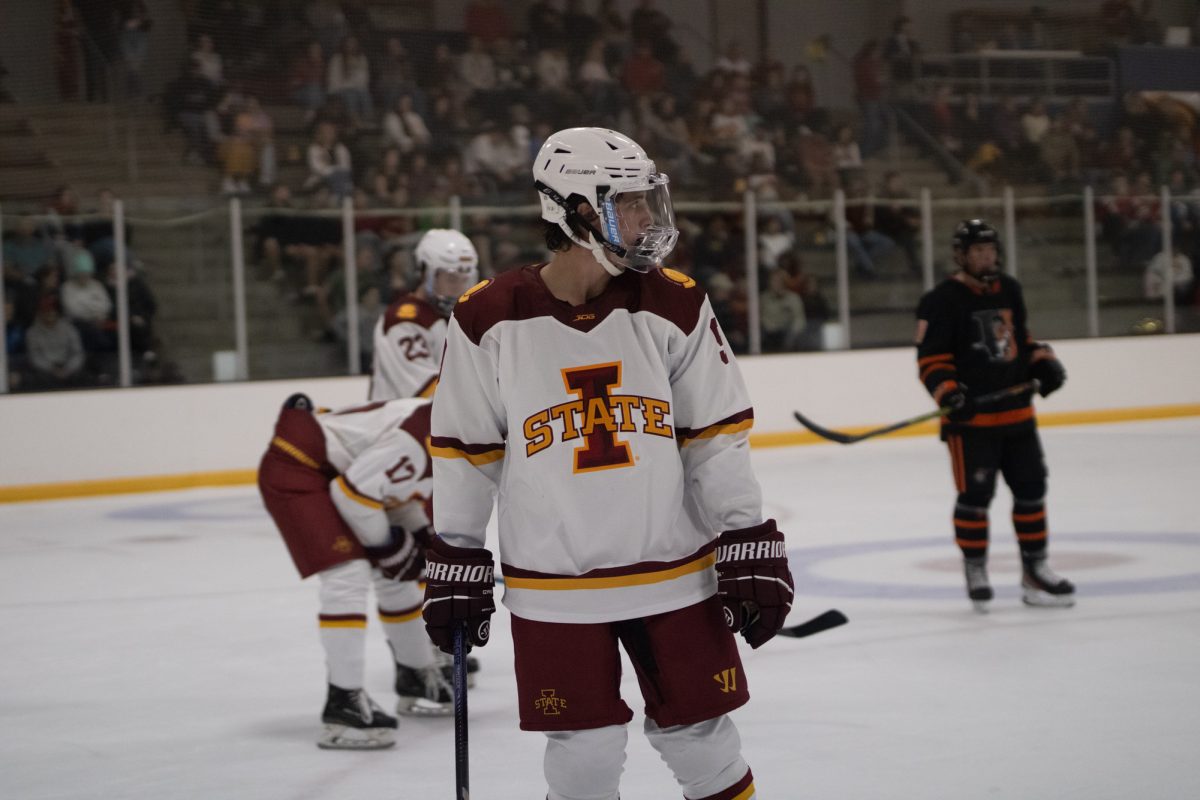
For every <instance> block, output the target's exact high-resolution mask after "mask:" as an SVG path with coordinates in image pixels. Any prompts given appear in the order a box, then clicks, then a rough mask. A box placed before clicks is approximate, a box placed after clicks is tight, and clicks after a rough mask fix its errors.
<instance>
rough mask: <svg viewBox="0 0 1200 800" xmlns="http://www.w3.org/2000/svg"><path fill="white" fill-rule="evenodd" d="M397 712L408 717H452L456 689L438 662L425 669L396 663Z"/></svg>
mask: <svg viewBox="0 0 1200 800" xmlns="http://www.w3.org/2000/svg"><path fill="white" fill-rule="evenodd" d="M396 694H397V695H398V696H399V699H398V700H397V701H396V713H397V714H400V715H402V716H405V717H448V716H450V715H451V714H453V713H454V689H453V688H452V687H451V685H450V682H449V681H447V680H446V677H445V675H443V674H442V670H441V667H439V666H438V665H437V664H436V663H434V664H432V665H430V666H428V667H422V668H419V669H417V668H413V667H407V666H405V665H404V664H401V663H399V662H397V663H396Z"/></svg>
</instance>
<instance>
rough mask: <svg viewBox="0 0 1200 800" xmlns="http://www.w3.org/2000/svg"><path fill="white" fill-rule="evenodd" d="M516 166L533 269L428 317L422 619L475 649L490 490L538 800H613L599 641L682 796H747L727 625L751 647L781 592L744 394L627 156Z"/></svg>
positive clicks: (734, 654)
mask: <svg viewBox="0 0 1200 800" xmlns="http://www.w3.org/2000/svg"><path fill="white" fill-rule="evenodd" d="M533 175H534V181H535V186H536V188H537V190H538V192H539V194H540V198H541V204H542V218H543V220H544V226H545V233H546V243H547V246H548V248H549V249H550V250H551V251H553V256H552V259H551V260H550V262H549V263H548V264H537V265H532V266H528V267H524V268H522V269H519V270H513V271H511V272H507V273H504V274H502V275H500V276H498V277H497V278H495V279H494V280H489V281H486V282H483V283H480V284H478V285H477V286H475V287H473V288H472V289H471V290H470V291H468V292H467V293H466V294H465V295H464V296H463V297H462V298H461V299H460V300H459V303H458V305H457V306H456V308H455V311H454V316H453V317H452V318H451V320H450V324H449V329H448V333H447V342H446V353H445V357H444V360H443V364H442V372H441V379H440V387H439V390H438V392H437V395H436V398H435V401H434V408H433V419H432V439H431V446H430V452H431V454H432V455H433V456H434V459H433V462H434V468H433V481H434V491H435V492H436V493H437V496H438V498H439V499H441V498H448V497H453V502H452V503H451V502H446V503H438V504H435V509H434V517H435V528H436V529H437V530H438V532H439V535H438V536H435V537H434V538H433V539H432V540H431V542H430V545H429V547H428V549H427V550H426V558H427V561H428V564H427V571H426V580H427V587H426V592H425V610H424V616H425V621H426V627H427V628H428V630H429V633H430V636H431V637H432V638H433V640H434V641H435V642H436V643H437V644H438V646H439V647H441V648H442V649H443V650H445V651H449V649H450V648H451V647H452V644H451V642H452V637H453V631H454V629H455V628H456V627H458V626H464V627H465V628H466V632H467V634H468V636H469V640H470V642H471V643H472V644H474V645H477V646H478V645H483V644H486V642H487V639H488V635H489V631H490V623H489V617H490V615H491V613H492V612H493V611H494V604H493V601H492V580H491V574H492V565H493V557H492V553H491V552H490V551H489V550H486V549H484V545H485V544H486V541H485V540H486V535H485V528H486V525H487V523H488V519H489V517H490V516H491V511H492V498H493V496H494V495H496V494H497V493H498V527H499V546H500V559H501V568H502V571H503V574H504V579H505V590H504V598H503V600H504V604H505V605H506V606H508V608H509V611H510V612H511V614H512V636H513V647H514V653H515V664H516V678H517V695H518V708H519V712H520V719H521V728H522V729H524V730H535V731H542V732H544V733H545V735H546V737H547V740H548V741H547V746H546V757H545V777H546V781H547V783H548V785H549V792H548V797H549V798H550V800H579V799H580V798H588V799H589V800H600V799H601V798H603V799H604V800H615V798H617V796H618V790H619V786H618V783H619V778H620V774H621V771H622V765H623V763H624V759H625V746H626V739H627V732H626V725H627V724H628V722H629V721H630V719H631V718H632V716H633V713H632V711H631V710H630V708H629V706H627V705H626V704H625V702H624V700H622V698H621V697H620V693H619V683H620V669H621V668H620V658H619V654H618V643H619V644H620V646H621V647H623V648H624V649H625V651H626V652H627V653H628V654H629V657H630V660H631V662H632V663H633V664H634V667H635V670H636V672H637V677H638V682H639V685H640V688H641V693H642V696H643V698H644V701H645V712H646V723H645V733H646V735H647V737H648V739H649V740H650V743H651V744H652V745H653V746H654V748H655V749H656V750H657V751H658V752H659V754H660V755H661V756H662V758H663V760H664V761H666V763H667V765H668V766H669V767H670V768H671V770H672V772H673V773H674V775H675V778H676V780H677V781H678V783H679V785H680V787H681V789H682V792H683V795H684V797H686V798H689V800H734V799H735V798H736V799H737V800H747V798H751V797H754V792H755V790H754V783H753V777H752V775H751V772H750V768H749V766H748V765H747V763H746V761H745V760H744V759H743V757H742V754H741V745H740V742H739V738H738V733H737V730H736V729H735V727H734V724H733V722H732V721H731V720H730V718H729V717H728V713H729V712H730V711H732V710H733V709H735V708H737V707H739V706H741V705H742V704H743V703H745V702H746V701H747V699H748V697H749V695H748V692H747V683H746V677H745V675H744V674H743V672H742V666H741V661H740V658H739V655H738V651H737V646H736V640H735V637H734V633H735V632H737V633H740V634H741V635H742V636H743V637H744V638H745V639H746V641H747V642H748V643H749V644H750V645H751V646H752V647H759V646H761V645H762V644H763V643H764V642H766V641H767V640H769V639H770V638H771V637H772V636H774V635H775V633H776V631H777V630H778V629H779V628H780V627H781V626H782V625H783V622H784V619H785V617H786V616H787V613H788V610H789V609H790V607H791V600H792V577H791V573H790V571H789V569H788V564H787V557H786V553H785V546H784V540H783V535H782V534H781V533H780V532H779V531H778V530H777V529H776V526H775V522H774V520H769V519H768V520H764V519H763V516H762V501H761V492H760V489H759V486H758V483H757V481H756V480H755V478H754V476H753V474H752V471H751V466H750V452H749V444H748V437H749V430H750V427H751V424H752V422H753V410H752V408H751V405H750V399H749V397H748V396H747V392H746V389H745V385H744V383H743V381H742V378H741V374H740V372H739V371H738V368H737V365H736V363H735V361H734V358H733V353H732V351H731V350H730V348H729V345H728V343H727V342H726V340H725V338H724V335H723V334H722V332H721V329H720V326H719V325H718V323H717V321H716V318H715V317H714V316H713V311H712V308H711V306H710V305H709V302H708V299H707V298H706V297H705V295H704V293H703V291H701V290H700V289H699V288H698V287H697V286H696V283H695V281H694V280H692V279H691V278H690V277H688V276H687V275H684V274H682V273H680V272H676V271H674V270H671V269H664V268H662V267H661V264H662V260H663V258H665V257H666V256H667V254H668V253H670V251H671V249H672V248H673V247H674V243H675V240H676V237H677V235H678V234H677V230H676V228H675V224H674V216H673V210H672V206H671V201H670V195H669V192H668V182H667V176H666V175H663V174H661V173H659V172H658V171H657V170H656V169H655V166H654V162H652V161H651V160H650V159H649V158H648V157H647V155H646V153H645V152H644V151H643V150H642V148H641V147H639V146H638V145H637V144H636V143H635V142H633V141H632V140H630V139H629V138H627V137H626V136H624V135H622V134H620V133H617V132H615V131H610V130H606V129H601V128H572V129H568V130H564V131H559V132H558V133H555V134H554V135H552V136H550V137H549V138H548V139H547V140H546V142H545V144H544V145H543V147H542V148H541V151H540V152H539V153H538V156H537V160H536V162H535V164H534V168H533ZM581 664H583V665H584V666H582V667H581V666H580V665H581Z"/></svg>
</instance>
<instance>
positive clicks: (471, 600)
mask: <svg viewBox="0 0 1200 800" xmlns="http://www.w3.org/2000/svg"><path fill="white" fill-rule="evenodd" d="M425 560H426V566H425V610H424V611H423V612H422V613H423V616H424V617H425V630H426V631H428V632H429V638H430V639H432V640H433V643H434V644H436V645H437V646H438V647H439V648H441V650H442V652H444V653H453V652H454V629H455V628H456V627H458V626H459V625H465V626H466V628H467V641H468V643H469V644H470V645H478V646H479V647H483V646H484V645H485V644H487V643H488V636H489V635H490V634H491V625H492V622H491V619H492V612H494V611H495V610H496V604H495V603H494V602H492V586H493V584H494V583H495V577H494V569H495V567H494V566H493V561H492V553H491V551H490V550H485V549H484V548H482V547H454V546H453V545H449V544H446V542H444V541H442V539H441V538H440V537H438V536H434V537H433V538H432V539H431V540H430V542H429V547H428V548H427V549H426V550H425Z"/></svg>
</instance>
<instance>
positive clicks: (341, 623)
mask: <svg viewBox="0 0 1200 800" xmlns="http://www.w3.org/2000/svg"><path fill="white" fill-rule="evenodd" d="M429 410H430V408H429V401H427V400H420V399H412V400H395V401H392V402H390V403H371V404H368V405H364V406H360V407H354V408H347V409H342V410H339V411H332V412H330V411H314V409H313V405H312V402H311V401H310V400H309V399H308V398H307V397H306V396H304V395H302V394H297V395H292V397H290V398H288V401H287V403H286V404H285V405H284V407H283V409H282V410H281V411H280V414H279V419H278V421H277V422H276V424H275V433H274V436H273V437H272V439H271V444H270V446H269V447H268V449H267V452H266V453H265V454H264V455H263V458H262V463H261V465H260V466H259V471H258V485H259V491H260V492H261V494H262V498H263V503H264V504H265V505H266V507H267V511H269V512H270V514H271V517H272V518H273V519H274V520H275V524H276V526H277V527H278V528H279V532H280V533H281V534H282V535H283V539H284V541H285V542H286V544H287V546H288V550H289V552H290V553H291V556H292V560H293V561H294V562H295V564H296V569H297V570H299V572H300V576H301V577H302V578H306V577H308V576H309V575H313V574H316V575H317V577H318V579H319V580H320V583H321V589H320V603H321V608H320V616H319V620H320V631H321V644H322V646H323V647H324V649H325V662H326V666H327V669H328V677H329V687H328V697H327V702H326V704H325V710H324V712H323V713H322V715H321V720H322V722H324V723H325V729H324V732H323V734H322V736H321V738H320V739H319V740H318V742H317V744H318V745H319V746H320V747H323V748H333V749H377V748H382V747H390V746H391V745H392V744H394V742H395V739H394V734H393V731H394V729H395V728H396V719H395V718H394V717H391V716H389V715H387V714H385V713H383V711H382V709H380V708H379V706H378V705H376V704H375V703H374V701H372V700H371V698H370V697H368V696H367V693H366V691H365V690H364V689H363V671H364V667H365V642H366V626H367V615H366V610H367V593H368V591H369V589H370V587H371V585H372V584H374V587H375V595H376V600H377V602H378V606H379V619H380V621H381V622H382V623H383V628H384V631H385V633H386V635H387V640H388V644H389V645H390V647H391V649H392V654H393V660H394V662H395V667H396V693H397V694H398V695H399V697H400V699H399V701H398V703H397V711H399V712H400V713H401V714H410V715H416V716H447V715H449V714H450V713H451V712H452V706H451V703H452V701H453V696H452V694H451V689H450V686H449V684H448V683H447V682H446V679H445V677H444V675H443V673H442V671H441V670H440V669H438V667H437V665H436V661H435V650H434V648H433V646H432V644H431V643H430V641H429V638H428V636H427V634H426V632H425V630H424V628H423V625H422V624H421V614H420V611H421V600H422V591H421V587H420V584H418V583H417V578H419V577H420V575H421V571H422V569H423V567H424V563H425V562H424V554H423V549H424V544H425V543H426V542H427V541H428V539H429V537H430V535H431V534H430V532H429V519H428V517H427V516H426V514H425V510H424V501H425V498H426V497H428V496H429V493H430V488H431V484H432V480H431V474H430V465H429V455H428V452H427V450H426V448H425V442H426V441H427V437H428V435H429Z"/></svg>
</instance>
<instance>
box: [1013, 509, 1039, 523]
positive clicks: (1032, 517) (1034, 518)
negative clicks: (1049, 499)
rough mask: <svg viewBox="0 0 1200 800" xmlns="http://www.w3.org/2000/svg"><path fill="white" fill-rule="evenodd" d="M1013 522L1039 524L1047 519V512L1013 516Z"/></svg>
mask: <svg viewBox="0 0 1200 800" xmlns="http://www.w3.org/2000/svg"><path fill="white" fill-rule="evenodd" d="M1012 518H1013V522H1038V521H1040V520H1043V519H1045V518H1046V512H1045V511H1044V510H1043V511H1035V512H1034V513H1032V514H1013V515H1012Z"/></svg>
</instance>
